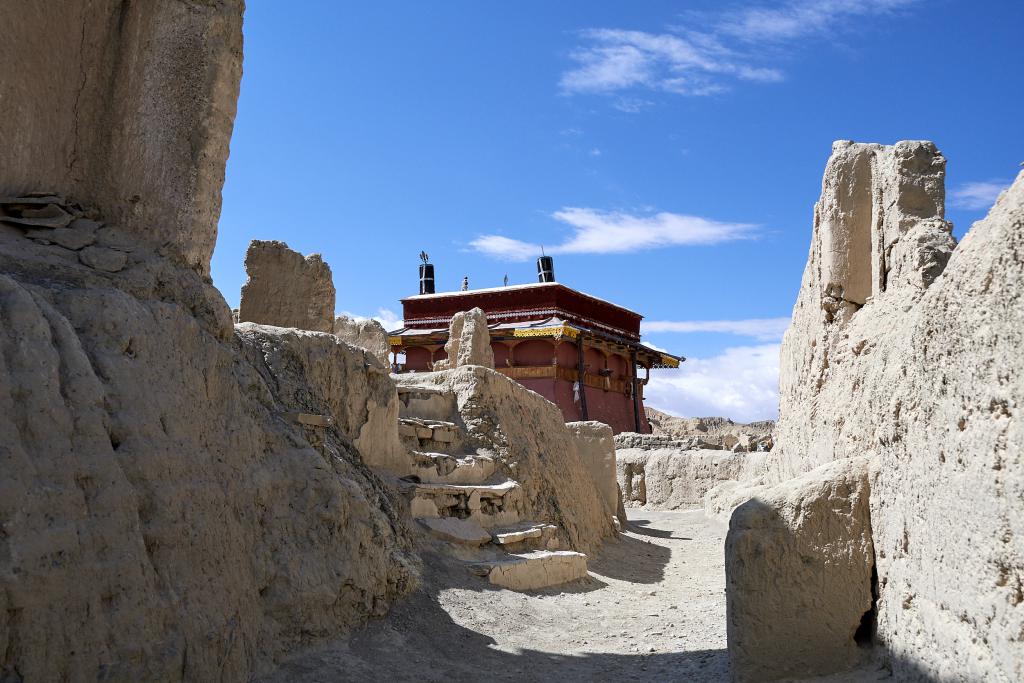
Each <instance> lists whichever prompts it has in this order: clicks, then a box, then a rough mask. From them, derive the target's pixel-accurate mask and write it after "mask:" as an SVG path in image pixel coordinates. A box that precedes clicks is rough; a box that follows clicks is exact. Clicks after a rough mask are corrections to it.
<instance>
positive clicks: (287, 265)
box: [238, 240, 335, 332]
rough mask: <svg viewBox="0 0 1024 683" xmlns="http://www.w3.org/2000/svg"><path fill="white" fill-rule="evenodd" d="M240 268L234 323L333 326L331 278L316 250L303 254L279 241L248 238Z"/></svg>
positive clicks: (330, 329)
mask: <svg viewBox="0 0 1024 683" xmlns="http://www.w3.org/2000/svg"><path fill="white" fill-rule="evenodd" d="M245 272H246V274H248V276H249V279H248V280H247V281H246V283H245V284H244V285H242V299H241V303H240V304H239V307H238V320H239V321H240V322H243V323H245V322H252V323H258V324H260V325H274V326H275V327H294V328H296V329H300V330H313V331H316V332H333V331H334V297H335V293H334V281H333V279H332V277H331V267H330V266H328V265H327V264H326V263H325V262H324V260H323V259H322V258H321V257H320V254H310V255H309V256H303V255H302V254H300V253H299V252H297V251H293V250H291V249H289V248H288V245H287V244H285V243H284V242H277V241H264V240H253V241H252V242H251V243H250V244H249V249H248V251H246V252H245Z"/></svg>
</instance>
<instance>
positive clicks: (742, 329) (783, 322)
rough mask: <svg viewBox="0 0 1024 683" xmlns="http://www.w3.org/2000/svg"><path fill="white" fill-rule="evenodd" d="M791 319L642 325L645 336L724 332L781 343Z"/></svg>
mask: <svg viewBox="0 0 1024 683" xmlns="http://www.w3.org/2000/svg"><path fill="white" fill-rule="evenodd" d="M789 320H790V319H789V318H748V319H746V320H682V321H673V320H651V321H645V322H643V323H642V324H641V326H640V330H641V332H643V334H652V333H655V332H677V333H692V332H722V333H725V334H735V335H737V336H741V337H751V338H753V339H757V340H758V341H779V340H781V339H782V335H783V334H784V333H785V331H786V328H787V327H789Z"/></svg>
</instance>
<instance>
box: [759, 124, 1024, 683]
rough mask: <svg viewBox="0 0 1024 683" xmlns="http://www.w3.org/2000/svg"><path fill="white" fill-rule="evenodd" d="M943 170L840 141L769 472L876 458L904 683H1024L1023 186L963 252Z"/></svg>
mask: <svg viewBox="0 0 1024 683" xmlns="http://www.w3.org/2000/svg"><path fill="white" fill-rule="evenodd" d="M942 165H943V161H942V158H941V156H940V155H939V153H938V152H937V151H936V150H935V148H934V146H933V145H931V143H917V142H903V143H898V144H896V145H894V146H892V147H883V146H879V145H859V144H852V143H837V146H836V148H835V150H834V152H833V156H832V158H831V159H830V160H829V164H828V167H827V168H826V173H825V179H824V182H823V187H822V198H821V200H820V201H819V203H818V205H817V206H816V208H815V231H814V237H813V240H812V246H811V253H810V257H809V260H808V265H807V269H806V270H805V272H804V279H803V283H802V286H801V292H800V296H799V299H798V301H797V305H796V307H795V309H794V315H793V323H792V326H791V327H790V329H789V331H788V332H787V333H786V336H785V339H784V342H783V348H782V364H781V378H780V385H781V394H782V396H781V406H780V416H779V422H778V426H777V429H776V445H775V448H774V450H773V451H772V453H771V455H770V457H769V458H768V459H767V464H766V466H765V467H764V468H763V469H761V470H760V471H759V472H758V473H757V474H760V475H761V476H763V477H764V478H765V480H767V481H769V482H772V481H782V480H785V479H788V478H790V477H792V476H795V475H798V474H800V473H802V472H807V471H809V470H811V469H812V468H814V467H816V466H818V465H821V464H822V463H827V462H830V461H832V460H837V459H842V458H848V457H853V456H868V457H870V458H871V459H872V462H873V465H872V467H873V469H874V471H876V472H877V476H876V477H875V478H874V480H873V482H872V486H871V495H870V500H871V528H872V536H873V544H874V553H875V563H876V569H877V577H878V585H877V593H878V600H877V632H876V643H877V644H878V645H879V646H881V651H882V652H883V653H884V656H885V658H886V659H887V660H888V661H889V662H890V663H891V665H892V667H893V670H894V672H895V673H896V675H897V678H898V679H901V680H916V679H921V680H924V679H942V680H962V681H973V680H1007V681H1010V680H1021V679H1022V678H1024V639H1022V636H1021V634H1022V633H1024V607H1022V605H1021V603H1022V602H1024V600H1022V597H1021V596H1022V586H1024V536H1022V534H1024V507H1022V506H1021V505H1020V501H1021V500H1022V495H1024V463H1022V460H1021V458H1022V451H1024V427H1022V426H1021V425H1022V423H1021V415H1020V411H1021V405H1022V401H1024V375H1022V374H1021V373H1020V372H1019V371H1018V369H1019V368H1021V367H1024V250H1022V247H1021V245H1022V244H1024V176H1020V177H1018V178H1017V181H1016V182H1015V183H1014V184H1013V185H1012V187H1011V188H1010V189H1009V190H1007V191H1006V192H1005V193H1003V195H1002V196H1001V197H1000V198H999V200H998V201H997V202H996V204H995V206H994V207H993V208H992V210H991V212H990V213H989V215H988V216H987V217H986V218H985V219H984V220H982V221H979V222H978V223H976V224H975V225H974V226H973V227H972V228H971V230H970V232H969V233H968V234H967V236H966V237H965V238H964V239H963V241H962V242H961V244H960V245H959V246H957V247H956V248H955V250H954V249H953V240H952V238H951V237H950V236H949V225H948V224H947V223H945V221H944V220H943V210H942V199H943V191H942V173H941V169H942ZM869 248H870V249H869Z"/></svg>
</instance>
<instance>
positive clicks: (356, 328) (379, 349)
mask: <svg viewBox="0 0 1024 683" xmlns="http://www.w3.org/2000/svg"><path fill="white" fill-rule="evenodd" d="M333 331H334V336H336V337H338V338H339V339H342V340H344V341H346V342H348V343H349V344H351V345H352V346H358V347H360V348H363V349H366V350H367V351H369V352H370V353H372V354H373V355H374V357H375V358H377V360H379V361H380V362H381V364H382V365H383V366H384V367H385V368H390V367H391V345H390V344H388V332H387V330H385V329H384V326H383V325H381V324H380V323H379V322H377V321H376V320H373V319H372V318H350V317H348V316H345V315H339V316H338V317H337V318H335V319H334V330H333Z"/></svg>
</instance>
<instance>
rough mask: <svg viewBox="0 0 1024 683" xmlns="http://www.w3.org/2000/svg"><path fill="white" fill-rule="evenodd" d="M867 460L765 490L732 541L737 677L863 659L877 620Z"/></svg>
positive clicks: (731, 628)
mask: <svg viewBox="0 0 1024 683" xmlns="http://www.w3.org/2000/svg"><path fill="white" fill-rule="evenodd" d="M869 490H870V486H869V481H868V461H867V459H866V458H856V459H849V460H840V461H837V462H834V463H829V464H828V465H824V466H822V467H820V468H818V469H816V470H814V471H812V472H809V473H807V474H805V475H802V476H800V477H797V478H795V479H792V480H789V481H786V482H784V483H781V484H777V485H775V486H773V487H768V488H764V489H762V490H760V491H759V492H758V493H757V495H756V496H755V497H754V498H752V499H751V500H748V501H747V502H745V503H743V504H742V505H740V506H739V507H738V508H736V511H735V512H734V513H733V514H732V519H731V521H730V523H729V534H728V536H727V537H726V541H725V557H726V565H725V576H726V593H727V598H728V600H727V622H728V626H727V628H728V634H729V656H730V659H731V660H732V671H733V679H734V680H736V681H738V682H739V681H758V682H760V681H777V680H783V679H785V680H790V679H797V678H809V677H811V676H816V675H824V674H830V673H834V672H837V671H842V670H844V669H849V668H852V667H854V666H857V665H858V664H861V663H863V662H864V661H865V660H866V658H867V656H868V651H867V650H866V648H864V647H862V643H863V644H867V643H869V642H870V638H871V635H872V634H871V632H870V629H871V627H872V626H873V615H872V613H871V612H872V609H873V602H874V598H873V596H872V584H871V573H872V569H873V568H874V552H873V550H872V545H871V524H870V517H869V512H868V495H869Z"/></svg>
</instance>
